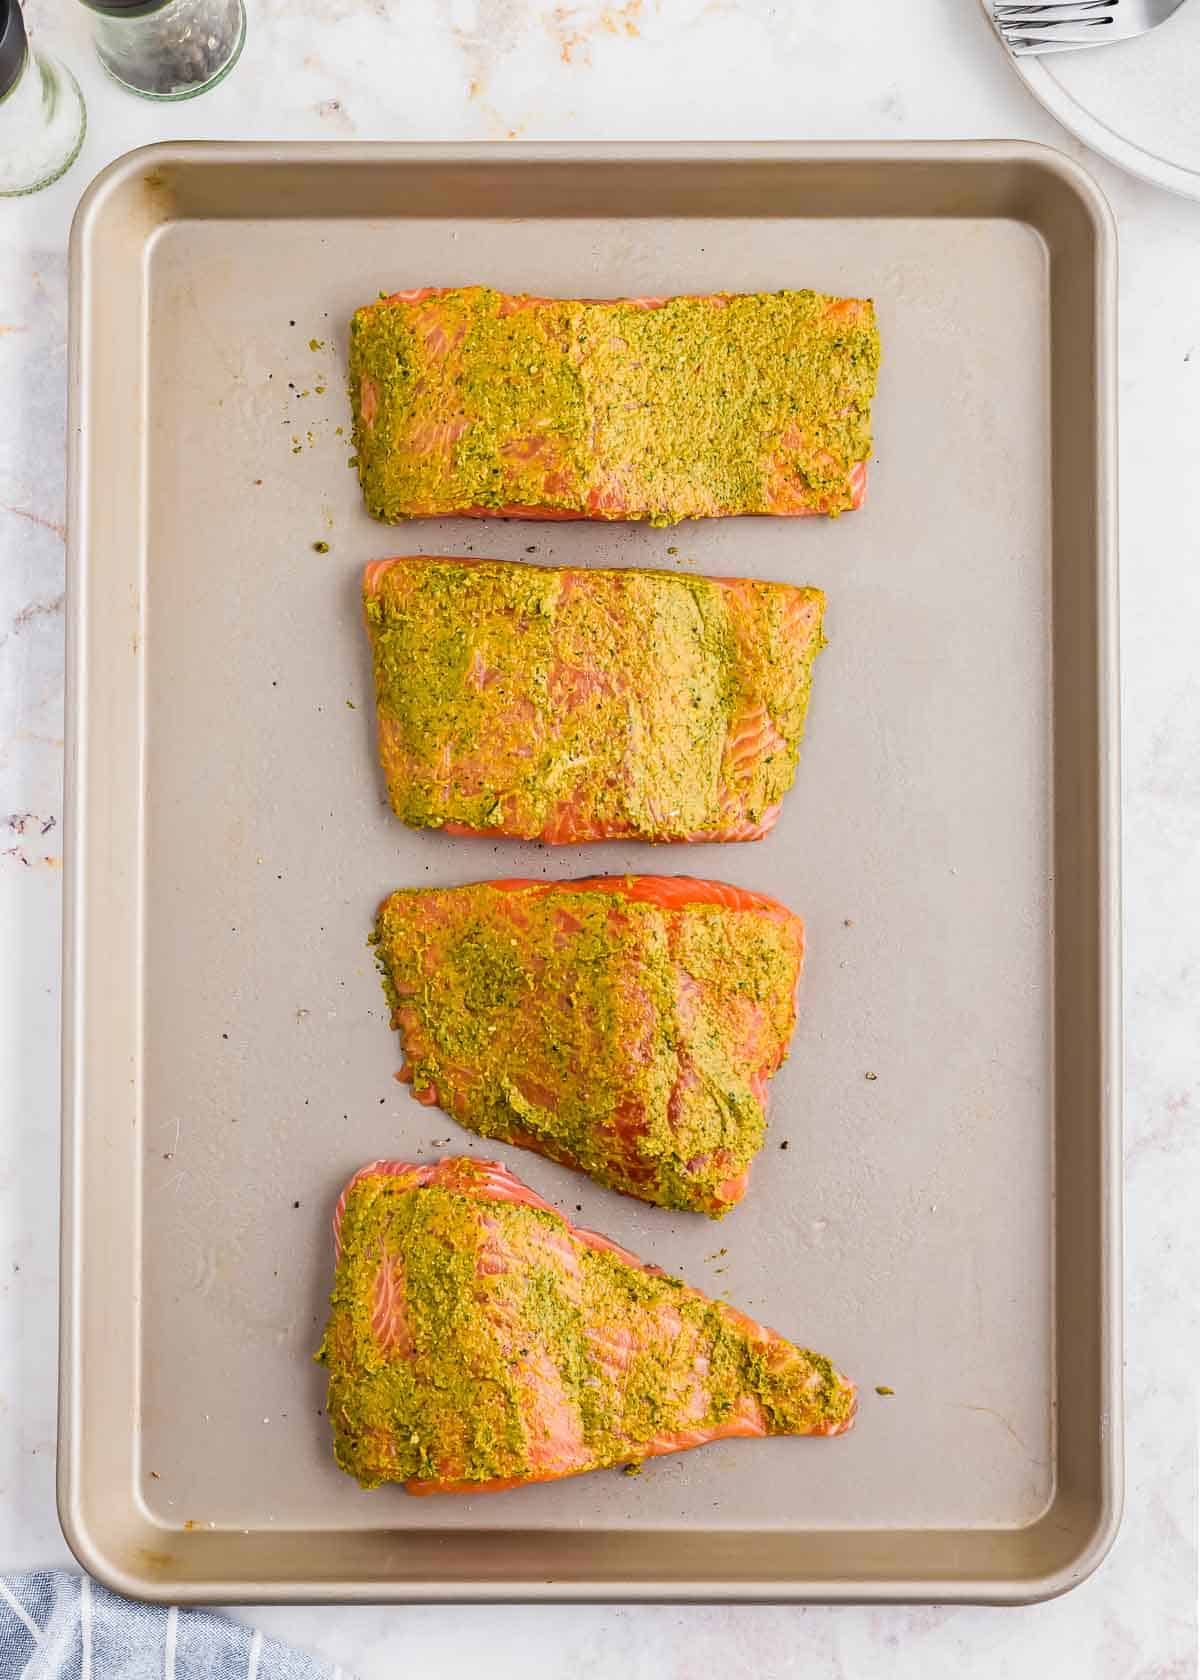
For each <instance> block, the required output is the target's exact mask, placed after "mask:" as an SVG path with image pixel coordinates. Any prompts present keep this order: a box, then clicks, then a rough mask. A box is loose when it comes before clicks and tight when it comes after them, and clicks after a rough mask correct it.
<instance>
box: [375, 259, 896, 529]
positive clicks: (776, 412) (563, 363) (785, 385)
mask: <svg viewBox="0 0 1200 1680" xmlns="http://www.w3.org/2000/svg"><path fill="white" fill-rule="evenodd" d="M878 369H879V334H878V331H877V329H876V325H875V311H874V307H873V305H872V304H871V303H870V302H869V301H867V300H864V299H859V298H837V297H827V296H825V295H824V294H823V293H821V292H810V291H796V292H755V293H749V294H736V293H730V292H720V293H716V294H714V295H712V296H708V297H671V298H624V299H618V300H615V301H596V300H583V301H566V300H562V299H557V298H540V297H524V296H521V297H512V296H507V295H505V294H504V293H502V292H496V291H492V290H491V289H490V288H489V287H486V286H464V287H431V286H426V287H423V288H421V289H420V290H417V291H410V292H396V293H394V294H393V295H392V296H391V297H385V298H381V299H380V300H379V301H378V302H377V303H372V304H368V305H367V307H366V308H365V309H360V310H359V311H358V313H357V314H356V315H355V316H354V319H353V321H352V322H351V326H350V392H351V399H352V403H353V407H354V445H355V449H356V450H357V456H358V473H359V480H360V482H361V484H362V490H363V495H364V496H365V498H366V503H367V508H368V510H369V511H370V512H371V513H372V514H374V515H375V517H376V518H377V519H386V520H391V521H395V520H399V519H421V518H434V517H437V516H439V515H445V514H466V515H470V516H472V517H480V518H483V517H487V516H489V515H497V516H500V517H503V518H519V519H639V520H649V521H650V523H651V524H653V525H669V524H672V523H673V522H674V521H676V520H679V519H700V518H713V517H717V516H721V515H728V514H746V513H760V514H785V515H793V516H794V515H804V514H830V515H835V514H839V513H842V512H844V511H845V510H846V509H847V508H856V507H858V506H859V505H860V503H861V502H862V500H863V496H864V495H865V493H866V473H867V468H866V463H867V457H868V455H869V454H870V452H871V400H872V398H873V397H874V394H875V382H876V377H877V374H878Z"/></svg>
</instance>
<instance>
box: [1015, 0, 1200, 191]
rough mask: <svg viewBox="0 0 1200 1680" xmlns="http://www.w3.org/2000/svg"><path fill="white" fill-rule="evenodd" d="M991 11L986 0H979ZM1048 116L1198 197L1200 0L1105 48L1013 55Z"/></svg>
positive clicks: (1135, 169)
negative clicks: (1133, 37)
mask: <svg viewBox="0 0 1200 1680" xmlns="http://www.w3.org/2000/svg"><path fill="white" fill-rule="evenodd" d="M982 5H983V9H984V11H985V12H986V13H987V15H988V17H989V18H990V17H991V15H992V8H991V0H982ZM1012 64H1013V68H1014V69H1015V70H1016V72H1017V74H1018V75H1019V76H1020V77H1021V78H1022V79H1023V80H1024V82H1025V84H1026V86H1027V87H1028V88H1029V89H1030V91H1031V92H1032V93H1033V94H1034V96H1035V97H1036V98H1037V99H1039V100H1040V101H1041V103H1042V104H1043V105H1044V106H1045V107H1046V109H1047V110H1048V111H1049V112H1050V114H1051V115H1052V116H1054V117H1056V118H1057V119H1058V121H1059V122H1060V123H1062V125H1063V127H1064V128H1068V129H1070V131H1071V133H1072V134H1075V135H1078V137H1079V139H1080V140H1082V141H1083V142H1084V143H1085V145H1088V146H1090V147H1091V148H1092V149H1093V151H1097V152H1100V153H1101V154H1102V155H1103V156H1104V157H1107V158H1111V159H1112V161H1113V162H1114V163H1117V164H1120V166H1121V167H1122V168H1123V169H1127V170H1129V172H1130V173H1131V174H1133V175H1140V176H1141V177H1142V178H1143V179H1144V180H1147V181H1153V182H1154V183H1155V184H1156V185H1157V186H1160V187H1166V188H1168V189H1169V190H1170V191H1171V192H1177V193H1185V194H1186V195H1187V196H1188V197H1189V198H1200V0H1188V3H1187V4H1186V5H1184V6H1183V7H1182V8H1181V10H1180V11H1178V12H1176V14H1175V16H1174V17H1173V18H1170V19H1169V20H1168V21H1167V22H1166V23H1164V24H1160V25H1159V27H1158V28H1157V29H1153V30H1151V32H1150V33H1149V34H1148V35H1141V36H1139V37H1138V38H1137V39H1136V40H1133V41H1118V42H1115V43H1114V44H1113V45H1112V46H1111V47H1095V48H1088V49H1086V50H1084V51H1082V52H1062V53H1049V54H1047V55H1046V56H1045V57H1043V58H1014V59H1013V60H1012Z"/></svg>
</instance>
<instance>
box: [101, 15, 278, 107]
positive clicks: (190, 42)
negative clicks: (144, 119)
mask: <svg viewBox="0 0 1200 1680" xmlns="http://www.w3.org/2000/svg"><path fill="white" fill-rule="evenodd" d="M84 4H85V5H86V6H88V7H89V9H90V10H91V11H92V12H94V13H95V36H96V52H97V54H98V55H99V58H100V62H101V64H103V66H104V68H105V69H106V70H107V71H108V73H109V75H110V76H111V77H112V78H113V79H114V81H117V82H120V83H121V85H122V87H126V88H128V89H129V91H130V92H131V93H137V94H141V96H142V97H143V98H144V99H194V98H195V97H196V95H197V94H198V93H206V92H207V91H208V89H209V88H211V87H215V86H216V85H217V83H218V82H219V81H221V80H223V78H224V77H226V76H227V75H228V74H229V72H230V71H231V70H232V69H233V66H234V65H235V64H236V63H237V61H238V57H239V55H240V53H241V50H242V43H243V41H244V40H245V38H246V9H245V6H244V4H243V0H84Z"/></svg>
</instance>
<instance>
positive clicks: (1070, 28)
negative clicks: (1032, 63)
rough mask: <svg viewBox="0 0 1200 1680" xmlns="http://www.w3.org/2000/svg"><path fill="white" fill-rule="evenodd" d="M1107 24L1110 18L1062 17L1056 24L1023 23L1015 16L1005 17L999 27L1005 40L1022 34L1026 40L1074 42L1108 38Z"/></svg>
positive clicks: (1097, 40)
mask: <svg viewBox="0 0 1200 1680" xmlns="http://www.w3.org/2000/svg"><path fill="white" fill-rule="evenodd" d="M1106 24H1108V18H1062V20H1061V22H1055V24H1037V22H1032V20H1030V22H1027V24H1022V22H1017V20H1015V18H1013V20H1010V18H1003V20H1002V22H1000V25H998V27H1000V34H1002V35H1003V39H1005V40H1010V39H1012V37H1013V35H1020V37H1022V39H1025V40H1074V42H1084V40H1096V42H1101V40H1104V39H1108V37H1106V35H1104V25H1106Z"/></svg>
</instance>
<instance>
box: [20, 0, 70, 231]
mask: <svg viewBox="0 0 1200 1680" xmlns="http://www.w3.org/2000/svg"><path fill="white" fill-rule="evenodd" d="M86 127H87V116H86V113H85V112H84V108H83V95H82V94H81V93H80V91H79V85H78V83H77V82H76V80H75V78H74V76H72V74H71V72H70V71H69V70H68V69H67V68H66V67H65V66H64V65H62V64H59V63H58V62H57V60H55V59H53V58H51V57H50V55H49V54H48V53H42V52H36V53H35V52H34V50H33V48H32V47H31V46H30V45H29V41H28V39H27V38H26V35H25V18H24V15H23V13H22V11H21V6H20V0H0V197H5V198H11V197H15V196H16V195H17V194H18V193H31V192H37V191H38V189H39V188H40V187H48V186H49V185H50V183H51V181H57V180H58V178H59V176H60V175H63V174H65V173H66V171H67V170H68V169H69V168H70V167H71V165H72V164H73V163H74V162H75V159H76V158H77V157H78V156H79V148H80V146H82V144H83V134H84V130H85V128H86Z"/></svg>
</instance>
